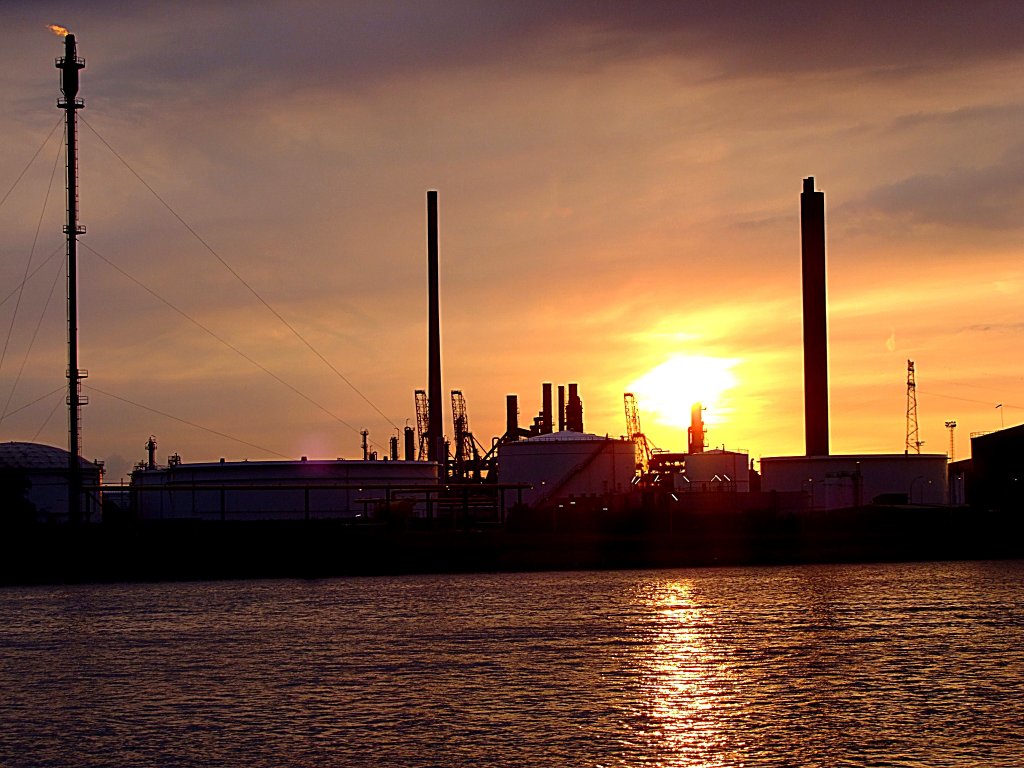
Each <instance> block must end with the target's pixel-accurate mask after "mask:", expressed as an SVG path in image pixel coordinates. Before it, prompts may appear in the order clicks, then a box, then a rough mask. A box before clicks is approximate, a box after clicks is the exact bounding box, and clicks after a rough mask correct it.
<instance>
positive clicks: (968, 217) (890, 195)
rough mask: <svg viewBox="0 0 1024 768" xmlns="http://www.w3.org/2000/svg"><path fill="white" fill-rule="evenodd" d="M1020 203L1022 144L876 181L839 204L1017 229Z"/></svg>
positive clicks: (931, 221) (863, 212) (848, 210)
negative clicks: (967, 164) (972, 164)
mask: <svg viewBox="0 0 1024 768" xmlns="http://www.w3.org/2000/svg"><path fill="white" fill-rule="evenodd" d="M1022 208H1024V145H1018V146H1017V147H1015V148H1014V149H1013V150H1011V151H1010V152H1008V153H1006V154H1005V155H1004V156H1003V158H1002V159H1001V160H1000V161H999V162H997V163H994V164H992V165H987V166H982V167H976V168H952V169H950V170H947V171H943V172H941V173H922V174H917V175H914V176H910V177H908V178H905V179H902V180H900V181H897V182H895V183H892V184H886V185H884V186H880V187H877V188H875V189H874V190H872V191H871V192H869V193H868V194H867V195H866V196H864V197H863V198H861V199H860V200H857V201H855V202H852V203H849V204H847V205H844V206H840V207H839V208H838V209H837V211H836V213H837V215H839V216H844V215H849V216H851V217H857V216H867V217H880V218H882V219H894V220H897V221H903V222H908V223H912V224H926V225H935V226H939V227H946V228H966V229H986V230H1017V229H1020V228H1021V227H1022V222H1021V217H1020V211H1021V209H1022Z"/></svg>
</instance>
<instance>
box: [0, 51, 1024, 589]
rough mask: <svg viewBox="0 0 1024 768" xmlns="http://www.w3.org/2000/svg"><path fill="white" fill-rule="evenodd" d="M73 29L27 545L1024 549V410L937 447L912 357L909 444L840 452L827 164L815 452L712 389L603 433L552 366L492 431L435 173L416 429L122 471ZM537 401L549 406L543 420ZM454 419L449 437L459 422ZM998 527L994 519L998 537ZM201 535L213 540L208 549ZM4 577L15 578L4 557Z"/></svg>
mask: <svg viewBox="0 0 1024 768" xmlns="http://www.w3.org/2000/svg"><path fill="white" fill-rule="evenodd" d="M64 45H65V51H64V56H63V57H62V58H60V59H58V61H57V66H58V68H59V69H60V73H61V89H62V93H63V96H62V98H61V100H60V102H59V106H60V108H61V109H63V110H64V111H65V114H66V126H67V158H68V159H67V187H66V188H67V201H68V202H67V216H68V218H67V223H66V225H65V227H64V231H65V233H66V234H67V254H68V296H67V308H68V359H67V371H68V390H67V392H68V394H67V414H68V424H69V443H68V447H67V450H65V449H63V448H57V447H54V446H48V445H43V444H37V443H30V442H5V443H2V444H0V467H2V468H3V471H4V473H5V477H6V478H7V483H6V490H5V492H6V494H7V498H6V499H5V502H6V505H5V506H6V509H5V510H4V511H5V513H6V514H7V516H8V518H9V519H8V520H7V521H5V525H7V526H8V527H9V528H10V529H11V530H14V529H17V530H18V531H20V532H21V535H23V536H24V537H25V538H24V539H22V541H29V542H37V543H36V544H32V545H26V546H39V547H40V548H43V545H42V544H38V541H40V540H41V539H38V537H39V536H41V535H42V534H41V533H40V531H43V530H45V531H50V532H52V531H53V530H58V531H59V533H58V534H56V535H57V537H58V538H59V539H60V540H61V541H62V542H63V544H61V546H62V547H72V546H73V545H72V544H69V543H68V542H71V541H73V540H74V536H76V535H81V536H85V537H86V538H87V539H88V540H90V541H99V540H101V539H102V537H103V536H104V535H105V534H103V533H102V532H103V531H113V532H114V533H112V534H110V535H111V536H113V537H114V539H113V540H115V541H116V542H117V544H116V545H115V544H110V543H109V542H108V543H107V544H104V545H100V546H101V549H102V547H104V546H105V547H107V548H106V549H103V551H104V552H105V557H108V558H110V557H116V554H114V552H115V550H116V549H117V547H122V546H126V545H125V541H126V540H127V539H125V537H126V536H128V537H138V538H132V539H131V541H132V542H133V544H131V546H133V547H138V548H139V550H140V552H142V553H145V552H147V551H151V550H152V551H159V552H161V553H162V554H161V555H160V556H159V557H157V558H156V559H157V560H160V558H161V557H162V558H164V559H163V560H162V561H161V562H163V566H162V568H163V570H159V571H157V572H155V573H156V575H157V576H160V575H164V574H166V573H174V574H178V575H181V574H184V575H195V574H197V573H198V574H199V575H209V574H213V575H225V573H226V574H227V575H231V574H232V573H233V572H231V571H227V572H222V571H218V570H216V569H212V570H211V569H210V568H209V566H208V563H207V567H206V570H203V569H200V570H198V571H189V570H188V569H185V570H184V571H181V572H178V571H175V570H174V568H173V567H172V566H171V565H170V564H169V563H170V561H169V560H168V558H171V555H169V554H168V552H169V551H170V550H172V549H174V550H176V551H178V552H181V551H182V548H186V549H187V548H188V547H198V550H196V551H191V550H189V552H190V554H187V557H189V558H193V557H194V558H195V562H205V561H204V558H208V559H209V558H214V557H216V558H218V559H219V560H220V561H221V562H224V563H230V562H234V563H235V565H237V558H242V560H243V561H244V563H243V565H242V566H240V568H241V571H240V572H242V573H246V574H248V573H261V572H263V570H264V569H261V567H260V566H258V565H256V564H254V562H253V561H246V560H245V559H244V556H242V555H238V554H237V553H236V555H232V556H227V555H225V552H226V551H227V550H230V549H231V547H232V543H233V542H234V543H236V544H237V543H238V542H245V543H246V546H249V547H252V546H253V541H254V540H258V541H260V542H263V544H262V545H260V546H258V547H255V549H254V551H255V552H257V553H259V557H260V558H264V557H266V558H269V559H271V560H272V559H274V557H275V556H274V555H268V554H267V551H268V550H267V549H265V547H266V546H269V544H268V542H273V541H276V542H278V543H280V544H281V545H282V546H283V547H285V548H288V547H291V548H292V549H291V550H290V552H291V554H290V555H289V556H288V557H287V558H284V559H285V560H286V561H287V563H289V564H291V565H292V566H294V565H295V564H296V563H305V564H306V565H309V564H310V563H315V565H313V566H310V567H312V570H313V572H315V573H320V572H332V573H333V572H349V571H353V572H378V571H402V570H415V569H433V570H444V569H447V568H452V569H458V568H519V567H583V566H606V565H607V566H610V565H671V564H685V563H696V564H719V563H731V562H751V561H753V562H776V561H789V560H800V559H807V560H814V559H830V558H846V559H855V558H859V557H863V558H871V557H887V558H898V557H939V556H941V557H945V556H974V555H976V554H981V555H984V556H1004V555H1019V554H1020V552H1021V538H1020V526H1019V523H1018V522H1017V521H1016V513H1017V512H1019V510H1020V508H1021V501H1022V498H1021V495H1022V494H1021V491H1020V485H1019V484H1018V483H1017V479H1016V478H1017V477H1018V476H1019V474H1020V473H1021V472H1024V466H1022V457H1024V450H1022V449H1024V426H1011V427H1010V428H1006V429H1002V430H1000V431H997V432H992V433H988V434H978V435H976V436H974V437H972V440H971V446H972V458H970V459H966V460H961V461H956V462H952V461H951V459H952V456H948V455H947V454H946V453H922V452H921V442H920V441H919V440H918V439H917V438H916V432H917V424H916V400H914V398H915V397H916V391H915V386H916V385H915V381H914V373H915V372H914V363H913V361H910V360H908V361H907V363H908V369H907V370H908V378H907V395H908V410H907V413H908V423H907V444H906V449H905V450H904V452H902V453H885V454H878V453H863V454H834V453H832V452H831V450H830V442H829V437H830V430H829V377H828V370H829V368H828V350H829V344H828V319H827V318H828V304H827V299H826V296H827V291H826V233H825V195H824V192H822V191H820V190H818V189H817V188H816V186H815V179H814V178H812V177H808V178H805V179H803V180H802V188H801V190H800V193H799V211H800V242H801V253H800V255H799V258H800V264H801V272H802V286H803V295H802V301H803V303H802V319H803V393H804V430H805V447H806V450H805V452H804V453H803V454H801V455H792V456H764V457H760V458H759V462H760V463H759V466H758V467H755V461H753V457H751V456H750V455H748V453H746V452H744V451H740V450H726V449H725V448H724V447H722V448H709V443H708V427H707V426H706V424H705V422H704V409H703V407H702V404H701V403H693V404H689V405H691V421H690V427H689V429H688V440H687V445H686V446H685V449H681V450H671V449H669V450H662V449H656V448H654V447H653V446H652V444H651V442H650V440H649V439H648V438H647V436H646V434H645V431H644V428H643V426H642V417H643V403H642V402H639V401H638V398H637V397H636V396H635V395H634V393H632V392H625V393H623V400H622V403H623V409H622V425H623V427H624V429H623V431H622V433H621V434H620V435H610V434H601V433H595V432H590V431H587V428H586V424H585V418H584V415H585V407H584V397H585V396H586V382H579V381H566V382H563V383H556V382H545V381H541V382H537V387H536V390H535V391H534V392H533V393H530V394H527V395H523V396H522V398H521V397H520V394H521V393H520V394H506V395H505V414H506V419H505V429H504V432H503V433H502V434H500V435H497V436H486V437H484V436H480V435H476V434H474V432H473V430H472V428H471V424H470V418H469V409H468V406H467V397H466V396H465V395H464V393H463V392H462V391H461V390H452V389H449V390H446V389H445V387H444V382H443V376H442V372H443V366H442V362H443V358H442V353H441V349H442V323H441V314H440V305H441V301H442V297H443V291H442V286H441V284H440V278H439V273H440V270H439V262H440V253H439V250H440V249H439V228H440V225H439V220H438V192H437V191H435V190H430V191H427V193H426V235H427V236H426V256H427V260H426V270H425V272H426V283H427V298H428V302H427V306H428V317H427V329H428V333H427V339H426V359H427V370H426V381H427V384H426V387H425V388H423V389H419V388H416V386H415V383H413V385H412V386H410V397H411V399H412V401H413V403H414V405H415V414H416V424H415V427H414V426H412V425H411V424H410V425H408V426H406V427H405V428H404V430H402V432H401V433H400V435H399V434H396V435H394V436H392V437H390V439H389V441H388V448H387V450H386V452H385V451H379V450H376V449H374V447H373V446H372V444H371V443H370V441H369V439H368V433H367V432H366V431H365V430H364V431H363V433H362V439H363V442H362V455H361V457H358V458H355V459H342V458H338V459H329V460H328V459H319V458H316V457H306V456H303V457H301V458H300V459H297V460H273V461H263V460H261V461H248V460H246V461H233V460H227V459H220V460H219V461H216V462H202V463H190V462H187V461H183V460H182V458H181V457H180V456H178V455H177V454H170V455H169V456H168V457H167V459H166V461H164V462H160V461H159V456H158V440H157V437H155V436H150V437H149V439H148V441H145V450H146V454H145V458H144V459H143V460H140V461H139V462H138V463H137V464H136V466H135V468H134V470H133V471H132V472H131V479H130V482H129V483H127V484H125V483H121V484H107V483H105V482H104V477H103V468H102V465H101V464H100V463H98V462H92V461H88V460H87V459H85V458H84V457H83V456H82V449H81V445H82V438H81V408H82V406H83V405H84V404H85V403H84V402H83V400H82V396H81V378H83V377H84V375H85V374H84V371H83V370H82V369H81V368H80V361H79V359H78V356H79V355H78V344H77V334H78V327H77V319H78V313H77V295H76V292H77V289H76V286H77V279H76V277H75V269H76V268H77V255H76V248H77V241H78V236H79V235H81V234H84V228H83V227H82V226H81V225H80V223H79V222H78V218H77V217H78V182H77V162H78V150H77V148H76V143H75V142H76V132H75V126H76V112H77V110H78V109H81V108H82V106H83V104H82V100H81V98H80V97H79V96H78V81H79V72H80V70H81V69H83V68H84V62H83V61H82V60H81V59H80V58H79V57H78V54H77V49H76V41H75V36H74V35H73V34H66V36H65V37H64ZM794 258H795V255H794ZM500 385H501V384H500V382H495V386H500ZM912 406H913V409H912ZM446 409H447V410H448V414H447V415H446V413H445V411H446ZM524 409H525V411H526V413H529V414H532V415H531V416H529V417H528V418H525V419H524V418H521V414H522V413H523V410H524ZM912 410H913V413H912ZM911 415H912V416H913V421H911ZM446 420H450V423H451V424H452V425H453V433H452V434H445V432H444V428H443V425H444V424H445V422H446ZM953 424H954V426H955V422H954V423H953ZM947 426H949V424H947ZM144 439H145V438H144V436H143V440H144ZM143 440H140V444H141V443H142V442H143ZM974 521H981V522H980V523H978V525H975V523H974ZM260 526H263V527H262V529H261V528H260ZM980 527H986V530H987V534H986V535H985V536H983V537H979V536H978V535H977V531H978V530H979V528H980ZM83 531H85V533H82V532H83ZM183 531H185V532H186V534H184V535H183V534H182V532H183ZM69 532H78V533H69ZM46 535H48V536H52V535H54V534H52V533H47V534H46ZM423 536H428V537H429V536H434V538H427V539H424V538H422V537H423ZM33 537H37V538H33ZM197 537H199V538H200V539H203V538H205V540H206V541H207V544H208V547H207V548H204V547H203V546H200V545H198V544H196V538H197ZM453 537H468V538H453ZM523 537H525V538H523ZM587 537H590V538H587ZM594 537H598V539H595V538H594ZM601 537H603V538H601ZM597 540H600V541H603V542H604V543H602V544H600V545H596V544H593V542H594V541H597ZM140 541H141V542H143V543H141V544H140V543H139V542H140ZM154 542H162V543H159V544H155V543H154ZM211 542H212V543H211ZM411 542H414V543H411ZM453 542H455V543H453ZM580 542H590V544H588V545H587V546H586V547H582V545H581V544H580ZM638 542H642V543H638ZM239 546H241V545H239ZM581 547H582V548H581ZM963 547H966V548H963ZM147 548H149V549H147ZM616 548H617V549H616ZM196 552H199V554H197V553H196ZM212 552H215V553H216V554H211V553H212ZM202 553H205V554H202ZM140 556H141V555H140ZM182 556H186V555H182ZM253 557H256V555H254V556H253ZM69 562H80V561H76V560H75V559H74V558H71V559H70V560H69ZM132 562H133V563H134V565H133V568H135V569H136V570H131V569H129V570H127V571H124V572H119V571H117V570H116V568H114V569H113V570H111V571H109V572H107V571H104V572H103V573H102V574H101V575H104V574H105V575H107V576H111V577H117V576H118V574H119V573H120V574H122V575H123V574H125V573H126V574H128V575H129V576H130V575H133V574H137V573H140V572H144V569H143V571H139V570H137V569H139V568H142V566H141V565H140V561H139V560H138V559H135V560H133V561H132ZM262 562H263V564H264V565H265V564H266V561H262ZM225 567H226V566H225ZM265 570H267V572H272V573H278V571H275V570H274V569H273V568H268V569H265ZM281 572H284V573H287V572H289V571H288V569H287V568H284V570H283V571H281ZM62 573H63V575H64V577H69V578H70V576H68V574H67V573H64V572H62ZM37 577H38V578H43V577H42V576H38V574H37ZM5 578H8V579H17V578H18V577H17V575H16V574H14V575H12V574H11V573H10V572H5ZM28 578H32V577H28Z"/></svg>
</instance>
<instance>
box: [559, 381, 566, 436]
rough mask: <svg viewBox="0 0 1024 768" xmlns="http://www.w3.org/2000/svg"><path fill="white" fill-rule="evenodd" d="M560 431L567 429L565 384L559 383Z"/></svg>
mask: <svg viewBox="0 0 1024 768" xmlns="http://www.w3.org/2000/svg"><path fill="white" fill-rule="evenodd" d="M558 431H559V432H564V431H565V385H564V384H559V385H558Z"/></svg>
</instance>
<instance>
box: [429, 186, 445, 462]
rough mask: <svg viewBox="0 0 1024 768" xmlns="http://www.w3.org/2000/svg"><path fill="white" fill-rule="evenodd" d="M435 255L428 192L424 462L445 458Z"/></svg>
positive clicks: (433, 206)
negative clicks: (425, 449) (425, 432)
mask: <svg viewBox="0 0 1024 768" xmlns="http://www.w3.org/2000/svg"><path fill="white" fill-rule="evenodd" d="M437 251H438V248H437V190H433V189H432V190H429V191H428V192H427V326H428V330H427V334H428V337H429V338H428V340H427V379H428V382H427V404H428V406H427V407H428V409H429V411H428V412H429V418H428V420H427V461H443V460H444V458H445V451H444V422H443V419H444V414H443V413H442V410H441V405H442V403H443V402H444V398H443V396H442V395H441V306H440V301H441V299H440V290H439V288H438V255H437Z"/></svg>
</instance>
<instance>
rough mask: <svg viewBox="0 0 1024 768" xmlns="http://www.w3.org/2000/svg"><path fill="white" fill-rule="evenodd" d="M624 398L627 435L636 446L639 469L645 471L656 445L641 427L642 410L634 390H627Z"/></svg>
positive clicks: (637, 466)
mask: <svg viewBox="0 0 1024 768" xmlns="http://www.w3.org/2000/svg"><path fill="white" fill-rule="evenodd" d="M622 399H623V403H624V405H625V408H626V436H627V437H628V438H629V439H630V440H632V441H633V445H634V446H635V451H636V468H637V471H638V472H640V473H643V472H646V471H647V467H648V465H649V464H650V461H651V453H652V452H653V448H654V446H653V445H652V443H651V441H650V440H648V439H647V436H646V435H645V434H644V432H643V430H642V429H641V428H640V410H639V409H638V408H637V405H636V396H635V395H634V394H633V393H632V392H626V393H625V394H623V396H622Z"/></svg>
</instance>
